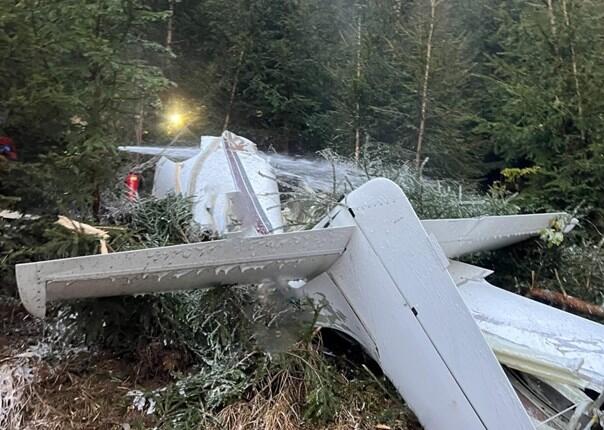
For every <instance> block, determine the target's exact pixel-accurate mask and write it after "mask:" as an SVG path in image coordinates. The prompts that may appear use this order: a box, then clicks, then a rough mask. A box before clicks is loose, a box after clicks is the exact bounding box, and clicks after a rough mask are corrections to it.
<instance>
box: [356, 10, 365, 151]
mask: <svg viewBox="0 0 604 430" xmlns="http://www.w3.org/2000/svg"><path fill="white" fill-rule="evenodd" d="M358 10H359V16H358V20H357V64H356V83H357V85H356V99H357V102H356V105H355V132H354V135H355V136H354V159H355V160H356V161H359V159H360V158H361V101H360V98H361V94H360V85H361V71H362V70H361V43H362V31H363V17H362V14H361V10H360V7H359V8H358Z"/></svg>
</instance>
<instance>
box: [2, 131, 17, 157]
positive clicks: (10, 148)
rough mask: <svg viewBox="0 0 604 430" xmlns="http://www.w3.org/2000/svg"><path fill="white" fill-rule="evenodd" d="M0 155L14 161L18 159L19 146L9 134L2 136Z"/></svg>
mask: <svg viewBox="0 0 604 430" xmlns="http://www.w3.org/2000/svg"><path fill="white" fill-rule="evenodd" d="M0 155H2V156H4V157H5V158H7V159H9V160H12V161H15V160H16V159H17V147H16V146H15V142H13V139H11V138H10V137H8V136H0Z"/></svg>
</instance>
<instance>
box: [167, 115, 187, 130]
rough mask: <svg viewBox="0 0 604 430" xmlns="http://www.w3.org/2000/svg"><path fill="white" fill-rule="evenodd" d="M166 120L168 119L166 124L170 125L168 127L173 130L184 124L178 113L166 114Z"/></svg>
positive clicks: (181, 116)
mask: <svg viewBox="0 0 604 430" xmlns="http://www.w3.org/2000/svg"><path fill="white" fill-rule="evenodd" d="M167 119H168V123H169V124H170V127H174V128H180V127H182V126H183V125H184V123H185V118H184V116H183V115H182V114H181V113H179V112H172V113H170V114H168V118H167Z"/></svg>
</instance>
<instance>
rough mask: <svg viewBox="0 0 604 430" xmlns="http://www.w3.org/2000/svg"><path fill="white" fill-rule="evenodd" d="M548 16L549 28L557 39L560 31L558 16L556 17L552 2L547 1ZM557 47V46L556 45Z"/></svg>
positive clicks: (550, 0)
mask: <svg viewBox="0 0 604 430" xmlns="http://www.w3.org/2000/svg"><path fill="white" fill-rule="evenodd" d="M547 14H548V16H549V26H550V29H551V31H552V36H554V37H556V34H557V33H558V29H557V26H556V15H554V5H553V3H552V0H547ZM554 46H556V47H557V45H554Z"/></svg>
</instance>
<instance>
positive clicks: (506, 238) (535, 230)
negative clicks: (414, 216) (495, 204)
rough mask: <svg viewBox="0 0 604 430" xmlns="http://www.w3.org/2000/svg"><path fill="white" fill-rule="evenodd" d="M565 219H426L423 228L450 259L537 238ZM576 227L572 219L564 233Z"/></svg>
mask: <svg viewBox="0 0 604 430" xmlns="http://www.w3.org/2000/svg"><path fill="white" fill-rule="evenodd" d="M564 216H568V215H567V214H565V213H563V212H557V213H545V214H530V215H503V216H485V217H478V218H457V219H429V220H423V221H422V224H423V226H424V228H425V229H426V231H427V232H428V233H430V234H432V235H433V236H434V237H435V238H436V240H437V241H438V243H439V245H440V246H441V248H442V249H443V251H444V252H445V254H446V255H447V257H449V258H456V257H460V256H462V255H466V254H471V253H473V252H478V251H491V250H493V249H498V248H503V247H505V246H509V245H512V244H514V243H518V242H522V241H523V240H526V239H528V238H530V237H533V236H538V235H539V234H540V233H541V232H542V231H543V229H545V228H548V227H550V226H551V223H552V222H553V221H554V220H556V219H558V218H560V217H564ZM576 224H577V220H576V219H572V220H571V221H570V223H569V224H568V225H567V226H566V228H565V232H568V231H570V230H571V229H572V228H573V227H574V226H575V225H576Z"/></svg>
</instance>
